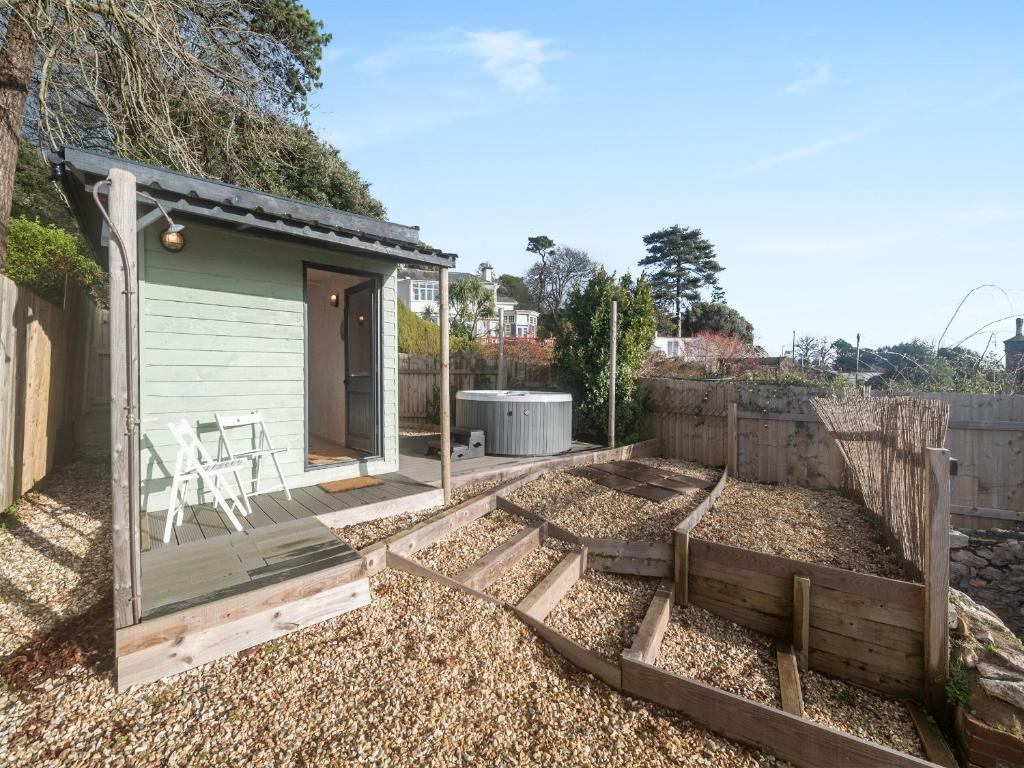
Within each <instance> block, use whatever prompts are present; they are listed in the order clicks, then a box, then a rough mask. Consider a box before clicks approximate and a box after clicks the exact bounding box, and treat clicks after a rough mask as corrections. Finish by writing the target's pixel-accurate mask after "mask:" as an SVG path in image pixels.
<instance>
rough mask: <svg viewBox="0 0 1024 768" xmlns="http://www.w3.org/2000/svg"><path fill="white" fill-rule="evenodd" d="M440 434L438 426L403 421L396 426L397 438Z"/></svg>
mask: <svg viewBox="0 0 1024 768" xmlns="http://www.w3.org/2000/svg"><path fill="white" fill-rule="evenodd" d="M439 434H441V427H440V425H438V424H424V423H421V422H418V421H403V422H402V423H401V424H399V425H398V436H399V437H429V436H430V435H439Z"/></svg>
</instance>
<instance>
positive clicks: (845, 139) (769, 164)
mask: <svg viewBox="0 0 1024 768" xmlns="http://www.w3.org/2000/svg"><path fill="white" fill-rule="evenodd" d="M860 136H861V134H860V133H844V134H843V135H842V136H833V137H832V138H829V139H822V140H821V141H816V142H814V143H813V144H805V145H804V146H802V147H797V148H796V149H791V150H789V151H787V152H780V153H779V154H777V155H772V156H771V157H765V158H762V159H761V160H758V161H757V162H756V163H752V164H750V165H748V166H747V167H745V168H741V169H740V170H739V171H737V173H740V174H744V173H757V172H758V171H766V170H768V169H770V168H778V167H779V166H782V165H788V164H789V163H792V162H796V161H798V160H808V159H810V158H813V157H820V156H821V155H824V154H825V153H826V152H829V151H831V150H833V149H835V148H836V147H840V146H842V145H843V144H848V143H849V142H851V141H853V140H854V139H857V138H859V137H860Z"/></svg>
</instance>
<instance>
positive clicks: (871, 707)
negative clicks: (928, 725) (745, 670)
mask: <svg viewBox="0 0 1024 768" xmlns="http://www.w3.org/2000/svg"><path fill="white" fill-rule="evenodd" d="M800 684H801V687H802V688H803V691H804V710H805V712H806V714H807V717H808V719H810V720H814V721H816V722H819V723H821V724H822V725H828V726H831V727H832V728H835V729H836V730H839V731H844V732H846V733H850V734H853V735H854V736H860V737H861V738H864V739H869V740H871V741H874V742H876V743H877V744H884V745H885V746H887V747H892V748H893V749H898V750H900V751H902V752H909V753H910V754H912V755H917V756H918V757H925V754H924V750H923V749H922V748H921V739H920V738H919V737H918V735H917V729H916V727H915V726H914V721H913V720H912V719H911V717H910V712H909V710H908V709H907V705H906V704H904V703H903V702H901V701H895V700H893V699H887V698H885V697H884V696H879V695H878V694H875V693H871V692H870V691H866V690H864V689H863V688H858V687H857V686H855V685H850V684H849V683H845V682H843V681H842V680H836V679H834V678H831V677H827V676H826V675H820V674H818V673H817V672H811V671H808V672H801V673H800Z"/></svg>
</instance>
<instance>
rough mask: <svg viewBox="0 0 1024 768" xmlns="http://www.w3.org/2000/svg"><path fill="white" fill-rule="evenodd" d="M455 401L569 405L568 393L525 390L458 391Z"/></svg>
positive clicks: (570, 397)
mask: <svg viewBox="0 0 1024 768" xmlns="http://www.w3.org/2000/svg"><path fill="white" fill-rule="evenodd" d="M455 399H456V400H493V401H495V402H504V403H507V402H517V401H518V402H525V403H571V402H572V395H570V394H569V393H568V392H531V391H529V390H525V389H460V390H459V391H458V392H456V393H455Z"/></svg>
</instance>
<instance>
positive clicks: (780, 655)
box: [775, 641, 804, 717]
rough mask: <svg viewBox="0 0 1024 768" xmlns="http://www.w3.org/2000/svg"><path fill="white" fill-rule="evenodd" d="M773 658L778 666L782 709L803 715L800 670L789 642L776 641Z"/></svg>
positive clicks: (792, 713) (798, 715)
mask: <svg viewBox="0 0 1024 768" xmlns="http://www.w3.org/2000/svg"><path fill="white" fill-rule="evenodd" d="M775 659H776V662H777V663H778V666H779V697H780V698H781V699H782V711H783V712H789V714H791V715H796V716H797V717H804V694H803V691H802V690H801V688H800V672H799V671H798V670H797V665H798V664H799V661H798V660H797V658H796V654H795V652H794V650H793V648H792V647H791V646H790V645H789V643H785V642H782V641H779V642H777V643H776V645H775Z"/></svg>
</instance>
